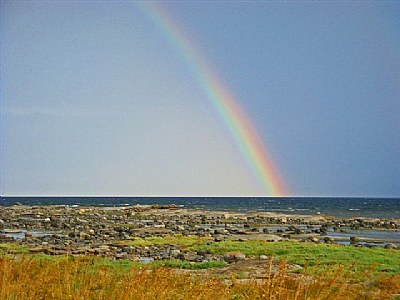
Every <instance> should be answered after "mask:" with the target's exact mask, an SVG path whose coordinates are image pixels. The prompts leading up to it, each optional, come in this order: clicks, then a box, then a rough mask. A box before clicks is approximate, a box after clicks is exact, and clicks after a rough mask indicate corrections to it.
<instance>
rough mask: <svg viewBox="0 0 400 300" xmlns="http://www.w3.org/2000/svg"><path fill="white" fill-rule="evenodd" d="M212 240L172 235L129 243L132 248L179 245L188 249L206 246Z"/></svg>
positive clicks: (136, 239) (193, 236)
mask: <svg viewBox="0 0 400 300" xmlns="http://www.w3.org/2000/svg"><path fill="white" fill-rule="evenodd" d="M210 240H211V238H210V237H199V236H195V235H190V236H183V235H180V234H171V235H166V236H162V237H157V236H155V237H147V238H134V239H132V241H130V242H129V245H132V246H151V245H157V246H160V245H177V246H179V247H180V248H188V247H193V246H197V245H202V244H205V243H206V242H209V241H210Z"/></svg>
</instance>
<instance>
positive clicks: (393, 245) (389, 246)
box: [385, 243, 397, 249]
mask: <svg viewBox="0 0 400 300" xmlns="http://www.w3.org/2000/svg"><path fill="white" fill-rule="evenodd" d="M396 248H397V247H396V245H395V244H392V243H388V244H386V245H385V249H396Z"/></svg>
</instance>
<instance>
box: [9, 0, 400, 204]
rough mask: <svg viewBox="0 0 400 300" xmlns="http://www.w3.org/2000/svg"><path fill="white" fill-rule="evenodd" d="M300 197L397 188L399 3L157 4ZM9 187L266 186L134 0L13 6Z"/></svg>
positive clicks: (394, 193)
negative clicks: (216, 79)
mask: <svg viewBox="0 0 400 300" xmlns="http://www.w3.org/2000/svg"><path fill="white" fill-rule="evenodd" d="M158 6H159V8H160V9H161V10H162V11H164V12H165V13H166V14H167V15H169V17H170V18H171V19H173V20H174V22H176V24H178V26H179V27H180V28H181V29H182V30H184V31H185V32H186V33H187V34H188V35H190V37H191V38H192V39H193V40H194V41H195V42H196V44H197V45H198V52H200V53H201V54H202V55H204V57H207V61H208V63H209V64H210V65H211V66H212V68H213V69H214V70H215V71H216V72H217V73H218V74H219V76H220V79H221V80H222V81H224V82H225V83H226V86H227V87H228V89H229V90H230V91H231V93H232V94H233V95H234V96H235V99H236V100H237V101H238V103H239V105H240V106H241V107H242V108H243V110H244V111H245V112H246V113H247V115H248V116H249V118H250V119H251V120H252V122H253V123H254V126H255V127H256V128H257V130H258V132H259V134H260V136H261V138H262V139H263V142H264V144H265V145H266V147H267V148H268V150H269V152H270V153H271V156H272V157H273V160H274V162H275V163H276V165H277V167H278V169H279V171H280V173H281V174H282V177H283V180H284V182H285V183H286V185H287V188H288V191H289V195H290V196H371V197H377V196H382V197H386V196H390V197H399V196H400V155H399V153H400V130H399V124H400V123H399V121H400V117H399V116H400V17H399V16H400V3H399V2H396V1H394V2H389V1H387V2H333V1H330V2H284V3H283V2H282V3H281V2H246V1H245V2H233V3H231V2H192V1H189V2H182V1H172V2H166V3H164V2H160V3H158ZM1 105H2V111H1V139H2V144H1V189H2V191H1V194H2V195H238V196H239V195H266V196H268V195H267V194H265V191H263V189H262V187H260V186H259V184H258V182H257V180H256V178H254V176H253V174H252V172H251V170H250V168H249V165H248V163H247V162H246V160H245V159H244V158H243V157H242V154H241V153H240V151H239V149H238V147H237V145H236V144H235V143H234V141H233V139H232V137H231V135H230V133H229V130H228V129H227V128H226V126H225V124H224V122H223V120H222V118H221V116H220V115H219V114H218V112H217V111H216V110H215V108H214V107H213V106H212V105H211V104H210V101H209V99H207V97H206V95H205V94H204V91H203V90H202V87H201V86H200V85H199V83H198V82H197V81H196V79H195V78H194V76H193V74H192V70H191V68H190V66H188V65H187V63H186V62H185V60H183V59H182V57H181V55H180V53H179V51H176V47H174V45H173V44H172V43H171V40H169V39H168V37H167V36H166V35H165V33H164V32H163V30H162V29H161V28H160V26H159V25H157V24H156V22H154V20H152V19H151V18H149V16H148V15H147V13H146V10H141V9H139V7H138V6H137V4H135V3H134V2H127V1H121V2H112V3H111V2H105V1H99V2H96V1H90V2H89V1H88V2H79V1H65V2H45V1H36V2H28V1H26V2H23V1H18V2H10V1H2V2H1Z"/></svg>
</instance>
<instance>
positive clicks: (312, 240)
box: [308, 236, 319, 243]
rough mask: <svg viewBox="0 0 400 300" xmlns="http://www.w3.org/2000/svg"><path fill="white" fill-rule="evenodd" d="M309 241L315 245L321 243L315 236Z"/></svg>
mask: <svg viewBox="0 0 400 300" xmlns="http://www.w3.org/2000/svg"><path fill="white" fill-rule="evenodd" d="M308 240H309V241H311V242H313V243H319V239H318V238H317V237H315V236H310V237H309V238H308Z"/></svg>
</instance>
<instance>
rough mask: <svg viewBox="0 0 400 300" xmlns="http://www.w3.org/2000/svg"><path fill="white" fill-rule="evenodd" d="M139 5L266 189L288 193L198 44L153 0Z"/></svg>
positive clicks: (246, 118)
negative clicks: (192, 79) (161, 33)
mask: <svg viewBox="0 0 400 300" xmlns="http://www.w3.org/2000/svg"><path fill="white" fill-rule="evenodd" d="M137 3H138V7H139V8H140V9H141V10H142V11H143V12H144V13H145V14H146V15H147V16H148V17H149V18H150V19H151V20H152V21H153V22H154V23H155V24H157V26H158V27H159V28H160V29H161V30H162V31H163V33H164V34H165V36H166V37H167V38H168V40H169V41H170V43H171V45H172V46H173V47H174V48H175V49H176V51H178V53H179V54H180V55H181V56H182V58H183V59H184V61H185V63H186V64H187V66H188V67H189V68H190V69H191V72H192V74H193V76H194V79H195V80H196V81H197V82H198V84H199V85H200V87H201V88H202V90H203V91H204V93H205V94H206V95H207V97H208V99H209V100H210V101H211V103H212V105H213V106H214V107H215V109H216V110H217V111H218V112H219V114H220V116H221V117H222V118H223V121H224V123H225V124H226V126H227V127H228V129H229V131H230V133H231V135H232V137H233V139H234V140H235V142H236V144H237V146H238V147H239V149H240V152H241V153H242V155H243V156H244V157H245V160H246V161H247V162H248V164H249V166H250V168H251V170H252V172H253V173H254V175H255V176H256V178H257V179H258V181H259V183H260V185H261V186H262V188H263V190H264V191H265V192H266V193H267V194H268V195H272V196H285V195H287V194H288V192H287V190H286V188H285V185H284V183H283V181H282V179H281V176H280V175H279V172H278V170H277V168H276V166H275V165H274V163H273V161H272V159H271V156H270V155H269V154H268V151H267V149H266V148H265V146H264V145H263V142H262V140H261V138H260V137H259V134H258V133H257V130H256V129H255V127H254V126H253V124H252V123H251V121H250V120H249V118H248V117H247V116H246V114H245V112H244V111H243V109H242V108H241V107H240V106H239V104H238V102H237V101H236V100H235V98H234V97H233V96H232V94H231V93H230V92H229V91H228V90H227V88H226V87H225V86H224V85H223V84H222V82H221V80H220V79H219V78H218V77H217V76H216V74H215V72H214V71H213V70H212V68H211V67H210V66H209V65H208V63H207V62H206V60H205V59H204V58H203V56H202V55H201V54H200V53H199V52H198V50H197V49H198V48H197V47H196V46H195V43H194V42H193V41H192V40H191V39H190V38H189V37H188V35H187V34H186V33H185V32H184V29H183V28H182V27H180V26H178V24H176V23H175V22H174V20H173V18H171V17H170V16H169V15H168V14H167V13H166V12H165V10H163V9H161V8H160V7H159V6H157V5H156V4H155V3H154V2H145V1H143V2H142V1H139V2H137Z"/></svg>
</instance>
